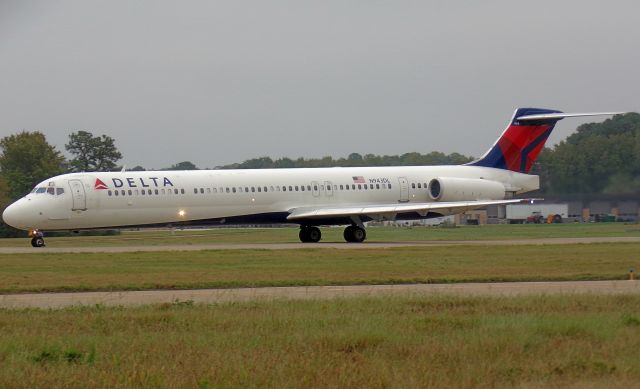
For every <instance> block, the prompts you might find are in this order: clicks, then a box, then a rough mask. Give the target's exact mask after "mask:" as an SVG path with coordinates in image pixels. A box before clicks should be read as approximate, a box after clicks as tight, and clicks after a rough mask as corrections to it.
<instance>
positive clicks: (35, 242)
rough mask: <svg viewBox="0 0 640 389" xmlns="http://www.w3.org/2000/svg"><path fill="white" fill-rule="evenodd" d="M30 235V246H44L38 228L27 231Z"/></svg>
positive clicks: (42, 235)
mask: <svg viewBox="0 0 640 389" xmlns="http://www.w3.org/2000/svg"><path fill="white" fill-rule="evenodd" d="M29 235H30V236H31V246H33V247H44V246H45V244H44V234H43V233H42V231H40V230H33V231H31V232H30V233H29Z"/></svg>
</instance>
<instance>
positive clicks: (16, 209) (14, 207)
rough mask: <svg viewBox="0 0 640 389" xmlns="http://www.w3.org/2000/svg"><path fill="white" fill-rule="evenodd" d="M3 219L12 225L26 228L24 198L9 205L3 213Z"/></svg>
mask: <svg viewBox="0 0 640 389" xmlns="http://www.w3.org/2000/svg"><path fill="white" fill-rule="evenodd" d="M2 220H3V221H4V222H5V223H6V224H8V225H10V226H11V227H14V228H17V229H20V230H26V229H28V227H26V226H25V222H26V220H25V215H24V204H23V201H22V200H18V201H16V202H15V203H13V204H11V205H9V206H8V207H7V208H6V209H5V210H4V212H3V213H2Z"/></svg>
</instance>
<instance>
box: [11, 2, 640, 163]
mask: <svg viewBox="0 0 640 389" xmlns="http://www.w3.org/2000/svg"><path fill="white" fill-rule="evenodd" d="M639 10H640V3H638V2H637V1H632V0H628V1H615V0H612V1H606V2H605V1H592V0H587V1H548V0H538V1H535V2H531V1H526V2H525V1H513V0H501V1H491V0H488V1H401V0H396V1H376V0H368V1H363V0H357V1H349V0H339V1H333V0H323V1H305V0H291V1H285V0H271V1H242V0H233V1H232V0H230V1H177V0H172V1H158V0H153V1H131V0H129V1H107V0H105V1H91V0H78V1H66V0H63V1H25V0H15V1H13V0H0V136H6V135H9V134H12V133H15V132H17V131H19V130H22V129H27V130H35V129H38V130H41V131H42V132H44V133H45V134H46V136H47V138H48V140H49V141H50V142H51V143H53V144H55V145H56V146H57V147H58V149H60V150H64V144H65V142H66V141H67V140H68V135H69V133H70V132H72V131H75V130H78V129H86V130H89V131H91V132H93V133H94V134H103V133H105V134H107V135H110V136H112V137H114V138H115V139H116V144H117V146H118V147H119V149H120V150H121V151H122V153H123V155H124V159H123V161H122V162H123V163H125V164H127V166H129V167H133V166H135V165H138V164H140V165H143V166H144V167H146V168H154V167H155V168H162V167H166V166H169V165H171V164H173V163H175V162H179V161H183V160H190V161H192V162H194V163H195V164H196V165H198V166H200V167H214V166H216V165H222V164H227V163H231V162H241V161H243V160H245V159H247V158H252V157H259V156H265V155H266V156H271V157H282V156H288V157H299V156H304V157H320V156H324V155H332V156H334V157H338V156H346V155H347V154H348V153H350V152H360V153H363V154H364V153H375V154H401V153H405V152H410V151H418V152H423V153H424V152H429V151H433V150H438V151H444V152H447V153H448V152H453V151H457V152H461V153H464V154H468V155H475V156H478V155H481V154H482V153H484V152H485V151H486V149H487V148H488V147H489V146H490V145H491V144H492V143H493V142H494V141H495V139H496V138H497V136H498V135H499V134H500V132H501V131H502V130H503V128H504V126H505V124H506V122H507V120H508V119H509V117H510V115H511V114H512V111H513V109H515V108H516V107H518V106H535V107H545V108H556V109H560V110H563V111H565V112H570V111H572V112H582V111H602V110H622V111H638V110H640V108H639V103H640V100H639V93H640V50H638V38H639V37H640V23H638V20H639V19H638V18H639V12H638V11H639ZM579 123H581V121H577V120H573V121H571V120H569V119H567V120H564V121H562V122H560V124H559V125H558V126H557V127H556V132H555V133H554V135H553V136H552V139H551V140H552V141H553V142H557V141H559V140H561V139H563V138H565V137H566V136H567V135H569V134H570V133H571V131H572V130H573V129H575V127H576V125H577V124H579Z"/></svg>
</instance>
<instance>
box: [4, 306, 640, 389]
mask: <svg viewBox="0 0 640 389" xmlns="http://www.w3.org/2000/svg"><path fill="white" fill-rule="evenodd" d="M0 313H1V315H0V330H1V331H2V337H0V362H1V367H0V386H1V387H16V386H18V387H34V386H38V387H51V388H57V387H154V388H155V387H200V388H211V387H221V388H231V387H273V388H275V387H278V388H281V387H305V388H307V387H333V388H337V387H373V388H382V387H475V388H493V387H525V388H529V387H558V388H559V387H573V388H600V387H614V388H615V387H617V388H630V387H638V385H639V383H640V369H638V366H640V353H639V352H638V350H639V349H640V296H637V295H634V296H562V297H549V296H547V297H512V298H459V297H445V296H434V297H427V298H424V297H422V298H419V297H410V296H407V297H386V298H375V299H369V298H357V299H348V300H335V301H272V302H264V301H263V302H251V303H234V304H221V305H207V306H199V305H193V304H190V303H189V302H176V303H174V304H165V305H159V306H147V307H141V308H129V309H124V308H104V307H91V308H73V309H66V310H53V311H43V310H21V311H19V310H2V311H0Z"/></svg>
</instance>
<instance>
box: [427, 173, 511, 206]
mask: <svg viewBox="0 0 640 389" xmlns="http://www.w3.org/2000/svg"><path fill="white" fill-rule="evenodd" d="M427 190H428V192H429V197H430V198H431V199H432V200H435V201H465V200H467V201H472V200H502V199H504V198H505V195H506V190H505V186H504V184H502V183H500V182H497V181H491V180H484V179H478V178H452V177H438V178H434V179H433V180H431V181H430V182H429V187H428V188H427Z"/></svg>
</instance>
